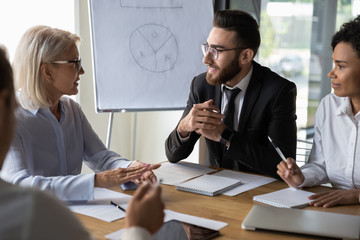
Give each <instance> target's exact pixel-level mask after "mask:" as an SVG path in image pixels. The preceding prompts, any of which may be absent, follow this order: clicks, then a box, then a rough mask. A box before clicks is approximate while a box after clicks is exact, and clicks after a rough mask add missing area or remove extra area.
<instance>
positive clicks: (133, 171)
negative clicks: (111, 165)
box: [94, 164, 150, 188]
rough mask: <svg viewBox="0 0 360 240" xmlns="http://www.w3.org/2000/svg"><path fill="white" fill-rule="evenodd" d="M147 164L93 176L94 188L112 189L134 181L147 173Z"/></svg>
mask: <svg viewBox="0 0 360 240" xmlns="http://www.w3.org/2000/svg"><path fill="white" fill-rule="evenodd" d="M149 166H150V165H149V164H140V165H137V166H135V167H131V165H130V167H128V168H116V169H112V170H107V171H104V172H99V173H96V174H95V181H94V186H95V187H104V188H106V187H112V186H115V185H120V184H123V183H126V182H128V181H135V180H136V179H139V178H141V176H142V175H143V174H144V173H145V172H146V171H148V169H149Z"/></svg>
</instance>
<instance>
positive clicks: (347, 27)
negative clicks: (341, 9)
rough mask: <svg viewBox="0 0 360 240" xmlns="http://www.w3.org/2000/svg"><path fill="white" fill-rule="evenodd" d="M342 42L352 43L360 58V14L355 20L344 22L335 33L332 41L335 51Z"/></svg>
mask: <svg viewBox="0 0 360 240" xmlns="http://www.w3.org/2000/svg"><path fill="white" fill-rule="evenodd" d="M340 42H345V43H350V44H351V46H352V47H353V48H354V49H355V51H356V54H357V56H358V57H359V58H360V15H358V16H357V17H356V18H355V19H354V20H352V21H350V22H347V23H344V24H343V25H342V26H341V27H340V30H339V31H338V32H336V33H335V34H334V36H333V37H332V41H331V46H332V48H333V51H334V49H335V47H336V45H337V44H338V43H340Z"/></svg>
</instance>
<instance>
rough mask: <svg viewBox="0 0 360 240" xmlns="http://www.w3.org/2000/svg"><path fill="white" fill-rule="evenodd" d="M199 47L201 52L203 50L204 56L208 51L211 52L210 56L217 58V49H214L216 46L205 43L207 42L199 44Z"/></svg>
mask: <svg viewBox="0 0 360 240" xmlns="http://www.w3.org/2000/svg"><path fill="white" fill-rule="evenodd" d="M201 49H202V52H203V54H204V56H205V55H206V54H207V53H208V52H210V54H211V57H212V58H213V59H215V60H216V59H217V55H218V54H217V53H218V52H217V50H216V48H212V47H209V45H207V44H202V45H201Z"/></svg>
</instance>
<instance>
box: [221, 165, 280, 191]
mask: <svg viewBox="0 0 360 240" xmlns="http://www.w3.org/2000/svg"><path fill="white" fill-rule="evenodd" d="M214 175H217V176H222V177H228V178H235V179H238V180H240V181H241V182H242V184H241V185H239V186H237V187H235V188H232V189H230V190H228V191H226V192H224V193H222V194H224V195H227V196H232V197H233V196H236V195H238V194H240V193H243V192H246V191H249V190H251V189H254V188H257V187H260V186H262V185H265V184H268V183H271V182H274V181H276V179H275V178H271V177H264V176H259V175H255V174H247V173H242V172H236V171H231V170H222V171H220V172H217V173H214Z"/></svg>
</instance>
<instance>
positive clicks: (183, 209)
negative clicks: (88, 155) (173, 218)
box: [74, 180, 360, 240]
mask: <svg viewBox="0 0 360 240" xmlns="http://www.w3.org/2000/svg"><path fill="white" fill-rule="evenodd" d="M287 187H288V186H287V184H286V183H284V182H282V181H280V180H276V181H275V182H272V183H269V184H266V185H263V186H261V187H258V188H255V189H252V190H250V191H247V192H244V193H241V194H239V195H237V196H235V197H230V196H225V195H218V196H214V197H210V196H205V195H200V194H195V193H190V192H184V191H179V190H176V188H175V186H170V185H162V197H163V201H164V203H165V209H170V210H173V211H176V212H179V213H184V214H189V215H193V216H197V217H203V218H208V219H213V220H217V221H222V222H226V223H228V225H227V226H226V227H224V228H222V229H220V236H218V237H216V238H214V239H216V240H225V239H255V240H260V239H261V240H265V239H271V240H273V239H277V240H281V239H286V240H288V239H328V238H321V237H316V236H308V235H301V234H292V233H283V232H273V231H264V230H262V231H260V230H256V231H249V230H244V229H242V228H241V223H242V221H243V220H244V218H245V217H246V215H247V214H248V212H249V211H250V209H251V208H252V206H253V205H254V204H259V203H257V202H254V201H253V196H255V195H259V194H264V193H269V192H273V191H276V190H280V189H283V188H287ZM109 189H110V190H113V191H117V192H121V193H125V194H131V195H132V194H133V193H134V191H123V190H122V189H121V188H120V187H113V188H109ZM303 190H306V191H310V192H314V193H317V192H322V191H329V190H331V188H329V187H324V186H318V187H312V188H304V189H303ZM304 209H307V210H313V211H326V212H333V213H343V214H352V215H359V216H360V205H347V206H346V205H345V206H336V207H332V208H323V207H311V206H309V207H306V208H304ZM74 214H75V215H76V216H77V217H78V218H79V220H80V221H81V222H82V223H83V224H84V226H85V227H86V229H88V231H89V232H91V233H92V234H93V236H94V237H96V238H97V239H106V238H105V235H107V234H109V233H112V232H115V231H117V230H119V229H121V228H123V227H124V224H125V220H124V219H120V220H117V221H114V222H111V223H108V222H104V221H101V220H98V219H95V218H92V217H88V216H85V215H81V214H76V213H74ZM149 217H150V218H151V216H149ZM339 224H341V223H339Z"/></svg>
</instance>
